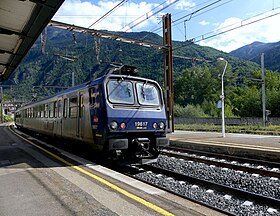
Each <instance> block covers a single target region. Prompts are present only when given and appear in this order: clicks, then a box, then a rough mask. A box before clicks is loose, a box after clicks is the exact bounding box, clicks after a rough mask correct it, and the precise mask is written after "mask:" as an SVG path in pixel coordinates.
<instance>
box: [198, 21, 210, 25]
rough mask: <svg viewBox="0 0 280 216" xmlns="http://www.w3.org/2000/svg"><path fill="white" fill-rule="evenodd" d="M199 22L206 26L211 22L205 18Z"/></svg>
mask: <svg viewBox="0 0 280 216" xmlns="http://www.w3.org/2000/svg"><path fill="white" fill-rule="evenodd" d="M199 24H200V25H202V26H206V25H209V24H210V23H209V22H207V21H205V20H202V21H200V22H199Z"/></svg>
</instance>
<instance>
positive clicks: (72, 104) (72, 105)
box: [69, 97, 78, 118]
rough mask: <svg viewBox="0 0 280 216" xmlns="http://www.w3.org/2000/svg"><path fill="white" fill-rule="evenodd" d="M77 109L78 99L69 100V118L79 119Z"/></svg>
mask: <svg viewBox="0 0 280 216" xmlns="http://www.w3.org/2000/svg"><path fill="white" fill-rule="evenodd" d="M77 109H78V98H77V97H72V98H70V100H69V117H70V118H76V117H77V114H78V113H77Z"/></svg>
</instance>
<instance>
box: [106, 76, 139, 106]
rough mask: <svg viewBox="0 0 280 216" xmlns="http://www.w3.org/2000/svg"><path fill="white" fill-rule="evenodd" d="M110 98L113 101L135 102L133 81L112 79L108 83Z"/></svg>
mask: <svg viewBox="0 0 280 216" xmlns="http://www.w3.org/2000/svg"><path fill="white" fill-rule="evenodd" d="M107 89H108V99H109V101H110V102H111V103H120V104H134V94H133V85H132V82H130V81H126V80H110V81H109V82H108V84H107Z"/></svg>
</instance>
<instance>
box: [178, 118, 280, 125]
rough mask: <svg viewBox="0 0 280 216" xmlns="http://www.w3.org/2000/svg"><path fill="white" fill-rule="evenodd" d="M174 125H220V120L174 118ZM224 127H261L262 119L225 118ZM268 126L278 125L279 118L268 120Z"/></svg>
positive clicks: (279, 123)
mask: <svg viewBox="0 0 280 216" xmlns="http://www.w3.org/2000/svg"><path fill="white" fill-rule="evenodd" d="M175 124H214V125H220V124H222V119H221V118H175ZM225 124H226V125H262V124H263V118H257V117H244V118H225ZM268 124H272V125H280V118H268Z"/></svg>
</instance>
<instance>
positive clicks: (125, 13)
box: [53, 0, 280, 52]
mask: <svg viewBox="0 0 280 216" xmlns="http://www.w3.org/2000/svg"><path fill="white" fill-rule="evenodd" d="M117 5H119V7H117V8H115V9H114V10H113V11H111V12H110V13H109V14H108V15H107V16H106V17H104V18H103V19H100V18H101V17H102V16H104V15H105V14H106V13H108V12H109V11H110V10H111V9H113V8H114V7H116V6H117ZM166 13H170V14H171V17H172V39H173V40H176V41H185V40H192V41H194V42H195V43H197V44H199V45H202V46H210V47H213V48H215V49H218V50H221V51H224V52H230V51H232V50H235V49H237V48H240V47H242V46H244V45H247V44H250V43H253V42H255V41H260V42H265V43H269V42H278V41H280V27H279V23H280V22H279V21H280V0H126V1H122V0H65V2H64V3H63V5H62V6H61V8H60V9H59V10H58V12H57V13H56V15H55V16H54V18H53V20H56V21H60V22H65V23H68V24H74V25H78V26H83V27H87V28H88V27H90V28H91V29H97V30H109V31H126V32H140V31H148V32H154V33H157V34H159V35H162V22H161V21H162V16H163V15H164V14H166ZM250 23H252V24H250ZM232 29H234V30H232ZM225 31H227V32H226V33H223V32H225Z"/></svg>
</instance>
